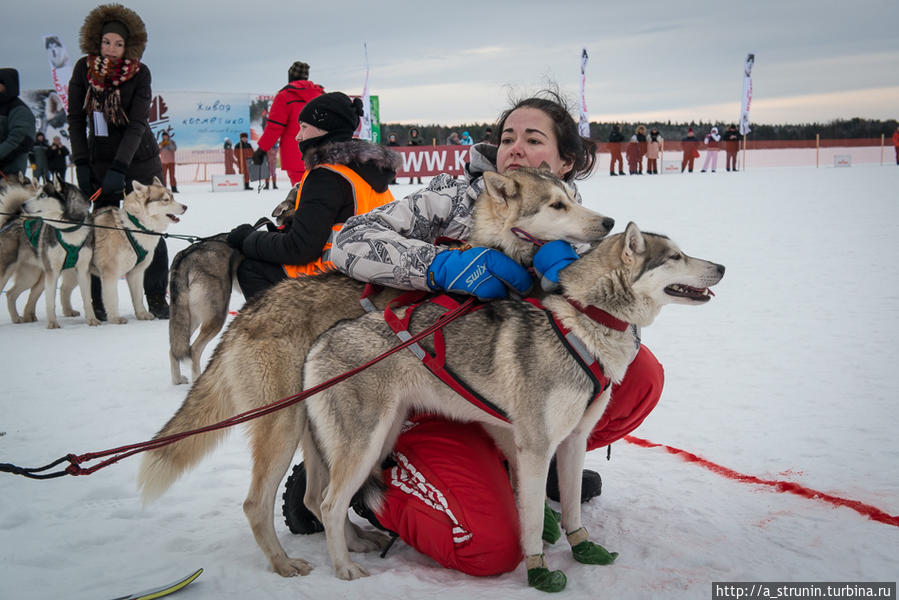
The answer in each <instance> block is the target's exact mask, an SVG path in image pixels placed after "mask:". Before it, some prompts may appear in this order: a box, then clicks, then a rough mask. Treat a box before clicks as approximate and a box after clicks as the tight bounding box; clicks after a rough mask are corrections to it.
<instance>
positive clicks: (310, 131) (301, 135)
mask: <svg viewBox="0 0 899 600" xmlns="http://www.w3.org/2000/svg"><path fill="white" fill-rule="evenodd" d="M326 133H328V132H327V131H325V130H324V129H319V128H318V127H316V126H315V125H310V124H309V123H306V122H304V121H300V130H299V131H297V141H298V142H302V141H303V140H311V139H312V138H317V137H319V136H322V135H325V134H326Z"/></svg>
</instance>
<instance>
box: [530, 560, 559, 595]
mask: <svg viewBox="0 0 899 600" xmlns="http://www.w3.org/2000/svg"><path fill="white" fill-rule="evenodd" d="M524 564H525V567H527V570H528V585H529V586H531V587H533V588H537V589H538V590H540V591H541V592H550V593H552V592H561V591H562V590H564V589H565V584H567V583H568V578H567V577H565V573H563V572H562V571H550V570H549V569H548V568H547V566H546V558H545V557H544V556H543V555H542V554H535V555H533V556H528V557H527V558H526V559H524Z"/></svg>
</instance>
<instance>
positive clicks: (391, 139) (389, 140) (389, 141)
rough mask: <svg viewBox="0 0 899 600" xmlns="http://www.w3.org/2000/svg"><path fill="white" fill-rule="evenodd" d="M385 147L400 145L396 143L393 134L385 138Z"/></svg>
mask: <svg viewBox="0 0 899 600" xmlns="http://www.w3.org/2000/svg"><path fill="white" fill-rule="evenodd" d="M387 145H388V146H399V145H400V143H399V142H398V141H396V134H395V133H391V134H390V135H388V136H387Z"/></svg>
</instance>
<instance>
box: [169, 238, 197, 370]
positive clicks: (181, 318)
mask: <svg viewBox="0 0 899 600" xmlns="http://www.w3.org/2000/svg"><path fill="white" fill-rule="evenodd" d="M195 247H196V245H194V246H188V247H187V248H186V249H184V250H182V251H181V252H179V253H178V254H176V255H175V259H174V260H173V261H172V266H171V268H170V269H169V273H171V277H170V279H169V301H170V302H169V304H171V310H170V312H169V349H170V350H171V352H172V356H173V357H174V358H175V359H177V360H184V359H186V358H188V357H190V334H191V330H190V298H189V297H188V294H187V285H188V282H187V273H186V272H185V271H186V269H181V268H180V267H181V262H182V261H183V260H184V257H185V256H186V255H187V253H188V252H190V251H192V250H191V249H192V248H195Z"/></svg>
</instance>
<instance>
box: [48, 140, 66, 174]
mask: <svg viewBox="0 0 899 600" xmlns="http://www.w3.org/2000/svg"><path fill="white" fill-rule="evenodd" d="M68 156H69V149H68V148H66V147H65V146H63V145H62V140H61V139H59V136H58V135H57V136H55V137H54V138H53V143H52V144H51V145H50V147H49V148H47V168H48V169H49V170H50V174H51V175H52V176H53V177H59V179H60V181H65V180H66V167H67V166H68Z"/></svg>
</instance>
